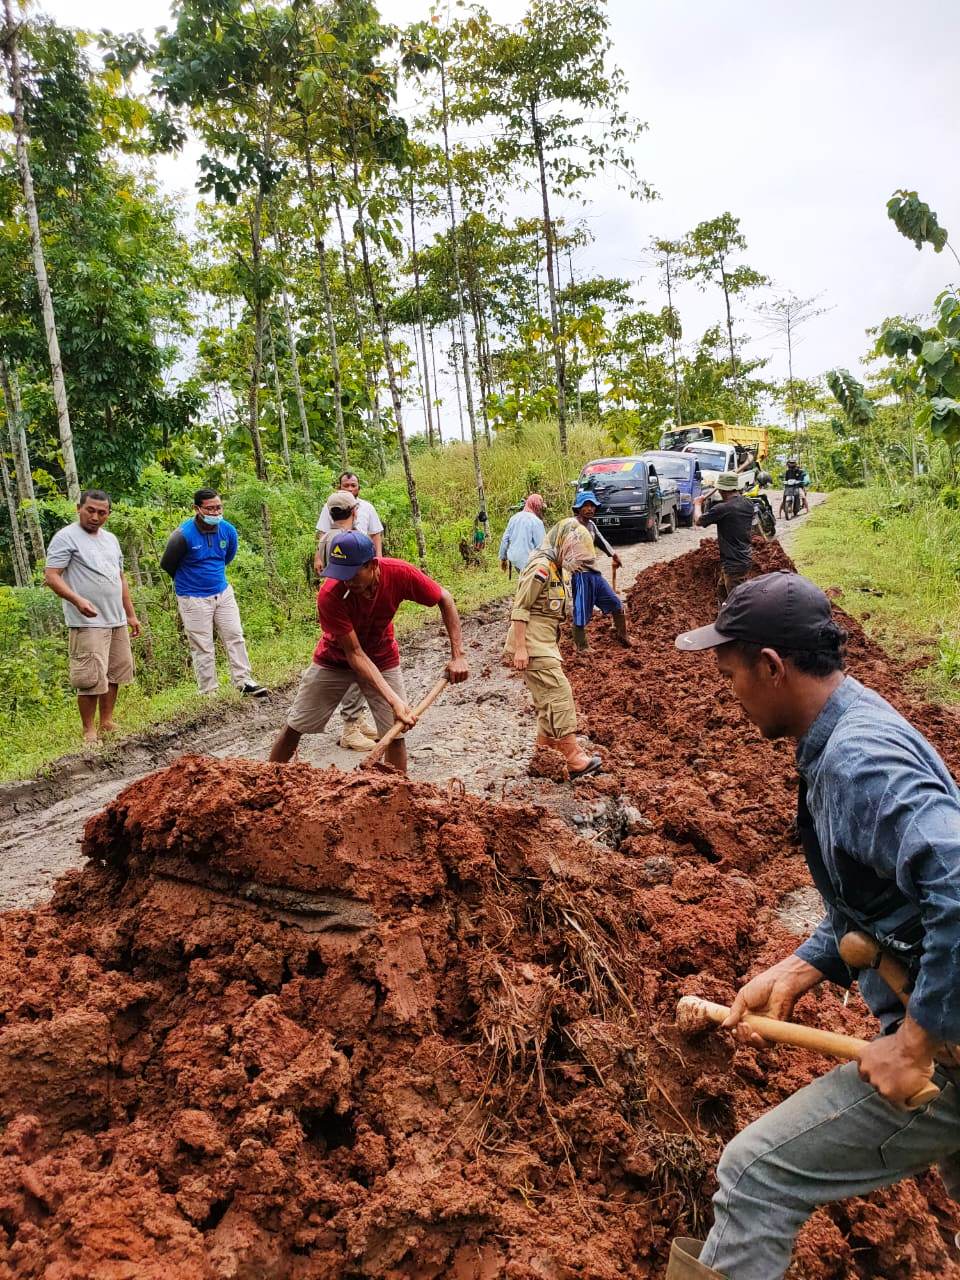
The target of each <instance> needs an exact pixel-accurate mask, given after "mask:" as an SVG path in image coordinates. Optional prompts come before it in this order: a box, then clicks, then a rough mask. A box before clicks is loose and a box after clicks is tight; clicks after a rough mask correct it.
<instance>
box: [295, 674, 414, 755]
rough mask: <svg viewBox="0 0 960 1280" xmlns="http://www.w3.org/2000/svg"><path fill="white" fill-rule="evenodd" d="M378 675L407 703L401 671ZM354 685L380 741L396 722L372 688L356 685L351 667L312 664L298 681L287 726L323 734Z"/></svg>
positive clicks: (390, 711)
mask: <svg viewBox="0 0 960 1280" xmlns="http://www.w3.org/2000/svg"><path fill="white" fill-rule="evenodd" d="M380 674H381V675H382V676H383V678H384V680H385V681H386V682H387V684H388V685H389V686H390V688H391V689H392V690H393V691H394V693H396V694H398V695H399V696H400V697H401V698H402V699H403V700H404V702H406V700H407V691H406V689H405V688H404V684H403V673H402V672H401V670H400V668H399V667H394V668H393V669H392V670H390V671H381V672H380ZM354 684H359V686H360V688H361V690H362V692H363V696H364V697H365V698H366V700H367V704H368V706H369V707H370V711H371V712H372V714H373V718H374V721H375V722H376V726H377V732H378V733H379V734H380V737H381V738H382V737H383V735H384V734H385V733H386V732H387V730H388V729H392V728H393V723H394V720H395V719H396V717H395V716H394V714H393V708H392V707H391V706H390V704H389V702H387V701H386V699H385V698H383V697H381V695H380V694H379V693H377V691H376V690H375V689H374V688H373V687H372V685H371V686H368V685H365V684H364V683H363V682H362V681H359V680H358V679H357V676H356V672H355V671H354V670H353V668H352V667H344V668H342V669H340V668H335V667H319V666H317V664H316V663H315V662H312V663H311V664H310V666H309V667H307V669H306V671H305V672H304V673H303V675H302V676H301V677H300V688H299V689H298V690H297V696H296V697H295V698H294V700H293V705H292V706H291V707H290V710H289V712H288V713H287V724H288V726H289V727H290V728H291V729H294V730H295V731H296V732H297V733H322V732H323V731H324V729H325V728H326V727H327V721H328V720H329V719H330V717H331V716H332V715H333V713H334V712H335V711H336V709H337V707H339V705H340V703H341V702H342V701H343V698H344V695H345V694H346V692H347V690H348V689H349V688H350V686H351V685H354ZM401 736H402V735H401Z"/></svg>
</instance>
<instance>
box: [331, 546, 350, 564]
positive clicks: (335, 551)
mask: <svg viewBox="0 0 960 1280" xmlns="http://www.w3.org/2000/svg"><path fill="white" fill-rule="evenodd" d="M330 554H331V555H332V556H339V557H340V559H341V560H346V558H347V553H346V552H345V551H344V549H343V547H341V545H340V543H339V542H335V543H334V544H333V546H332V547H331V548H330Z"/></svg>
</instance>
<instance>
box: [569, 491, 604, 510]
mask: <svg viewBox="0 0 960 1280" xmlns="http://www.w3.org/2000/svg"><path fill="white" fill-rule="evenodd" d="M587 502H592V503H593V505H594V506H595V507H599V506H600V499H599V498H598V497H597V495H596V494H595V493H594V492H593V490H592V489H581V490H580V492H579V493H578V494H577V496H576V497H575V498H574V500H573V509H574V511H579V510H580V508H581V507H582V506H583V505H584V504H585V503H587Z"/></svg>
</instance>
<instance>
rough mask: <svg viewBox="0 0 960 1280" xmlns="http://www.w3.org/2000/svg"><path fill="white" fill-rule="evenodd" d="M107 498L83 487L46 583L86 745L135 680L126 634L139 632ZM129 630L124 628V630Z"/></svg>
mask: <svg viewBox="0 0 960 1280" xmlns="http://www.w3.org/2000/svg"><path fill="white" fill-rule="evenodd" d="M109 517H110V498H109V495H108V494H106V493H104V492H103V490H102V489H84V491H83V493H81V495H80V502H79V505H78V506H77V519H76V522H75V523H74V524H70V525H67V526H66V528H64V529H59V530H58V531H57V532H56V533H55V534H54V535H53V537H52V538H51V539H50V545H49V546H48V547H47V562H46V567H45V568H44V572H43V580H44V582H45V583H46V584H47V586H48V587H49V588H50V590H51V591H53V592H54V594H55V595H58V596H59V597H60V599H61V600H62V601H63V618H64V621H65V622H66V624H67V627H68V628H69V631H70V683H71V685H72V686H73V687H74V689H76V691H77V706H78V707H79V709H80V721H81V723H82V725H83V737H84V740H85V741H86V742H96V741H97V708H98V706H99V709H100V729H99V731H100V733H112V732H113V731H114V729H115V728H116V726H115V724H114V722H113V708H114V704H115V702H116V700H117V689H118V688H119V686H120V685H122V684H129V683H130V681H131V680H132V679H133V655H132V654H131V652H130V636H131V635H133V636H138V635H139V634H140V623H139V621H138V619H137V615H136V612H135V610H134V607H133V601H132V600H131V598H130V588H129V586H128V585H127V579H126V576H125V575H124V572H123V552H122V551H121V550H120V543H119V542H118V541H117V539H116V538H115V537H114V536H113V534H112V533H110V532H109V531H108V530H106V529H104V527H103V526H104V525H105V524H106V522H107V520H108V519H109ZM128 628H129V632H128Z"/></svg>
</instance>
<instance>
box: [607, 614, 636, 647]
mask: <svg viewBox="0 0 960 1280" xmlns="http://www.w3.org/2000/svg"><path fill="white" fill-rule="evenodd" d="M611 616H612V618H613V633H614V635H615V636H616V637H617V643H618V644H622V645H623V647H624V648H625V649H631V648H632V647H633V641H632V640H631V639H630V637H629V636H628V635H627V615H626V614H625V613H624V612H623V610H622V609H618V610H617V611H616V613H614V614H612V615H611Z"/></svg>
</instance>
